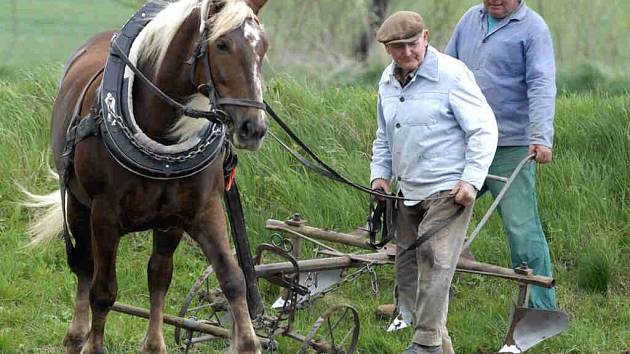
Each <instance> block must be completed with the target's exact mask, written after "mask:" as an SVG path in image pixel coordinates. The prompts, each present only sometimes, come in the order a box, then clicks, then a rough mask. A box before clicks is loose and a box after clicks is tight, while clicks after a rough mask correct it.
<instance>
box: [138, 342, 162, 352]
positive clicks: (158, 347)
mask: <svg viewBox="0 0 630 354" xmlns="http://www.w3.org/2000/svg"><path fill="white" fill-rule="evenodd" d="M140 354H166V346H165V345H164V344H162V345H143V346H142V349H140Z"/></svg>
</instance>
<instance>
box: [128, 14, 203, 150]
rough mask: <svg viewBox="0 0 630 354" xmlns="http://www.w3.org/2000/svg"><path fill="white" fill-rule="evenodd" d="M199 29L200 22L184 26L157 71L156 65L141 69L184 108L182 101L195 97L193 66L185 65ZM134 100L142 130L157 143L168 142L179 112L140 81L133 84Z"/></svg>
mask: <svg viewBox="0 0 630 354" xmlns="http://www.w3.org/2000/svg"><path fill="white" fill-rule="evenodd" d="M187 22H188V23H187ZM197 26H198V21H196V23H195V21H192V23H191V21H185V22H184V25H182V27H181V28H180V30H179V31H178V33H177V35H175V37H174V38H173V40H172V42H171V45H170V46H169V48H168V49H167V51H166V55H165V56H164V59H163V60H162V63H161V65H160V67H159V68H157V67H155V66H154V63H153V62H150V63H149V62H147V63H144V64H142V65H141V66H140V68H139V69H140V70H141V71H142V72H144V73H146V74H147V76H148V77H149V78H150V80H151V81H152V82H153V83H154V84H155V85H156V86H157V87H159V88H160V89H161V90H162V91H163V92H164V93H165V94H166V95H168V96H169V97H171V98H173V99H175V100H176V101H178V102H180V103H182V104H185V103H186V102H183V101H182V100H183V99H186V98H188V97H190V96H191V95H193V94H195V93H196V91H195V88H194V87H193V85H192V84H191V83H190V70H191V66H190V65H188V64H186V61H187V60H188V59H189V57H190V55H191V53H192V40H191V38H193V35H192V34H193V33H194V29H195V28H197ZM194 37H196V36H194ZM133 100H134V115H135V118H136V122H137V123H138V126H139V127H140V129H142V131H143V132H144V133H145V134H147V135H148V136H149V137H151V138H153V139H156V140H158V141H160V140H163V139H165V138H166V136H167V135H168V133H169V132H170V130H171V128H172V127H173V125H174V124H175V122H176V121H177V120H178V119H179V118H180V116H179V114H178V113H177V112H176V109H175V108H173V107H172V106H170V105H169V104H168V103H166V102H165V101H164V100H163V99H161V98H160V97H158V96H157V95H156V94H155V93H154V92H153V91H152V90H151V89H149V88H148V87H147V86H146V85H145V84H143V83H141V82H140V80H136V84H134V88H133Z"/></svg>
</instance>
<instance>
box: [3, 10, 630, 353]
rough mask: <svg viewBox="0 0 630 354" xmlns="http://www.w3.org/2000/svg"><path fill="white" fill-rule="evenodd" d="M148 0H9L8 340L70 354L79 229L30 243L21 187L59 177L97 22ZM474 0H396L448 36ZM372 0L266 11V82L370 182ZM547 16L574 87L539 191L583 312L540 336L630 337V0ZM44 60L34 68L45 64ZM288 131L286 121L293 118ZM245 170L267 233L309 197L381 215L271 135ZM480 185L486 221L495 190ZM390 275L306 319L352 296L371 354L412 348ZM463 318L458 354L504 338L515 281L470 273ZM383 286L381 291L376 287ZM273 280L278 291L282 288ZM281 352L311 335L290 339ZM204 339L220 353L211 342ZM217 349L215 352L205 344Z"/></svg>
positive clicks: (133, 333)
mask: <svg viewBox="0 0 630 354" xmlns="http://www.w3.org/2000/svg"><path fill="white" fill-rule="evenodd" d="M134 2H135V0H119V1H106V0H104V1H93V0H85V1H80V2H77V1H68V0H47V1H44V0H33V1H23V0H8V1H3V2H0V29H2V30H1V31H0V156H2V158H1V159H0V240H1V241H2V244H3V252H2V254H1V256H0V274H2V275H0V352H1V353H58V352H62V347H61V339H62V337H63V335H64V333H65V330H66V327H67V324H68V323H69V320H70V318H71V315H72V313H71V310H72V305H73V300H74V291H75V290H74V288H75V284H76V280H75V278H74V276H73V275H72V273H70V271H69V270H68V268H67V266H66V261H65V254H64V250H63V243H62V242H56V243H52V244H50V245H49V246H48V247H46V248H43V249H38V250H27V249H24V248H23V247H22V246H23V245H24V244H25V243H26V242H27V241H28V237H27V235H26V233H25V227H26V222H27V221H28V220H29V218H30V216H29V215H28V213H27V212H26V211H25V210H24V209H22V208H20V207H19V206H18V205H17V204H16V202H17V201H18V200H19V198H20V196H19V193H18V190H17V188H16V186H15V183H20V184H22V185H25V186H26V187H28V188H29V189H30V190H32V191H34V192H39V193H44V192H49V191H52V190H54V189H56V183H55V182H53V181H50V180H48V179H47V178H46V174H47V172H46V170H47V167H48V166H49V165H50V163H51V162H50V152H49V147H48V146H49V125H50V122H49V119H50V110H51V106H52V102H53V100H54V97H55V95H56V86H57V81H58V78H59V75H60V73H61V68H62V65H63V62H64V61H65V60H66V58H67V57H68V56H69V55H70V53H71V52H72V51H73V50H74V49H75V48H76V47H78V46H79V45H80V44H81V43H82V42H83V41H84V40H85V39H87V38H88V37H89V36H91V35H92V34H93V33H95V32H97V31H100V30H102V29H105V28H109V27H119V26H120V25H122V23H124V21H125V20H126V18H128V17H129V16H130V14H131V13H132V12H133V6H135V5H134ZM474 3H476V2H475V1H470V0H462V1H454V0H442V1H439V2H438V1H424V0H419V1H411V0H392V1H391V8H390V12H392V11H394V10H397V9H403V8H406V9H414V10H418V11H421V12H422V13H423V15H424V17H425V20H426V22H427V23H428V26H429V28H431V29H432V34H431V36H432V37H431V38H432V43H433V44H434V45H435V46H436V47H437V48H443V46H444V45H445V43H446V41H447V40H448V37H449V35H450V31H451V30H452V28H453V26H454V24H455V23H456V22H457V20H458V18H459V16H460V15H461V14H462V13H463V12H464V11H465V10H466V9H467V8H468V6H469V5H472V4H474ZM366 4H367V0H347V1H333V0H313V1H297V0H272V1H270V3H269V4H268V7H267V8H265V9H264V10H263V15H262V18H263V22H264V23H265V25H266V28H267V31H268V32H269V34H270V36H271V38H272V47H271V50H270V53H269V59H268V62H267V64H266V68H265V73H266V75H267V76H268V80H267V81H266V98H267V99H268V100H269V101H270V102H271V103H272V104H273V105H274V107H276V109H277V110H278V111H279V113H281V114H282V116H285V117H287V119H288V120H289V121H290V123H291V124H292V125H293V126H295V127H296V129H297V131H298V132H299V135H300V136H302V137H304V139H305V140H306V141H307V142H308V144H309V145H311V146H312V147H313V148H314V149H315V150H316V151H317V153H319V154H321V155H322V156H323V158H324V160H325V161H327V162H330V163H331V164H332V165H333V166H334V167H337V168H339V169H341V170H342V171H344V173H346V174H347V175H348V176H349V177H352V178H354V179H357V180H359V181H363V182H364V183H367V179H368V178H369V172H368V163H369V158H370V149H371V142H372V139H373V134H374V130H375V120H374V118H373V117H374V110H375V99H376V91H375V87H374V86H375V80H376V78H377V77H378V76H379V75H380V71H381V70H382V67H383V65H384V64H385V63H386V61H387V60H386V58H385V57H384V56H383V54H382V49H381V48H380V47H377V46H375V47H373V49H372V55H371V56H370V58H369V59H368V62H367V63H365V64H358V63H357V62H356V61H354V59H353V58H352V52H351V49H350V48H351V46H352V45H353V43H354V41H355V40H356V34H357V33H359V32H360V30H361V28H362V26H364V25H365V24H364V14H365V13H366V11H367V10H366ZM528 5H530V6H532V7H534V8H536V9H537V10H539V11H540V12H541V14H543V16H545V18H546V19H547V21H548V23H549V25H550V27H551V29H552V33H553V36H554V41H555V44H556V56H557V59H558V68H559V72H560V76H561V80H560V82H559V86H560V88H561V90H562V92H563V94H562V95H561V97H559V98H558V100H557V115H556V124H555V125H556V138H555V142H556V146H555V155H554V162H553V164H551V165H549V166H545V167H542V168H540V169H539V170H538V177H539V178H538V182H539V190H540V194H539V201H540V207H541V215H542V218H543V224H544V228H545V233H546V235H547V237H548V239H549V243H550V247H551V251H552V258H553V261H554V273H555V275H556V278H557V282H558V298H559V306H560V308H562V309H564V310H565V311H567V312H568V313H569V314H570V316H571V327H570V329H569V331H567V332H566V333H564V334H563V335H561V336H559V337H556V338H553V339H551V340H548V341H546V342H545V343H543V344H542V345H540V346H538V347H536V348H535V349H533V350H532V352H544V353H558V352H563V353H620V352H625V351H628V350H630V340H629V339H628V338H630V330H629V328H630V311H628V308H630V277H629V276H628V273H627V269H629V267H630V263H629V261H628V259H629V258H630V257H629V256H630V243H629V240H630V229H629V226H628V225H629V224H628V220H630V207H629V205H628V199H629V197H630V196H629V189H628V186H629V185H630V173H629V171H628V161H630V114H629V107H630V95H628V93H627V90H628V87H629V85H628V81H627V79H626V77H627V76H626V75H627V71H626V70H627V68H625V67H624V63H627V62H628V59H630V58H628V56H629V51H628V41H627V40H625V41H624V40H622V38H625V37H627V35H628V18H630V16H628V14H629V11H628V10H629V3H628V2H626V1H608V2H600V1H586V0H574V1H568V0H566V1H564V0H563V1H559V0H558V1H540V0H539V1H529V2H528ZM33 66H35V67H33ZM271 129H272V131H273V132H275V133H277V134H279V135H281V136H282V133H281V132H280V130H279V127H277V126H275V125H272V127H271ZM240 157H241V162H240V165H239V166H240V167H239V176H238V181H239V186H240V188H241V191H242V193H243V198H244V205H245V206H246V211H245V212H246V218H247V222H248V227H249V232H250V235H251V237H252V240H253V242H254V243H258V242H263V241H269V238H270V233H269V232H268V231H266V230H265V229H264V228H263V225H264V221H265V220H266V219H268V218H275V219H284V218H286V217H288V216H289V215H291V214H292V213H293V212H296V211H297V212H300V213H302V214H303V215H304V217H305V218H307V219H308V220H309V222H310V224H311V225H315V226H320V227H326V228H331V229H339V230H350V229H353V228H354V227H356V226H357V225H359V224H362V223H363V222H364V220H365V212H366V210H365V209H366V206H367V199H366V197H365V196H363V195H360V194H358V193H356V192H354V191H352V190H350V189H348V188H346V187H344V186H341V185H336V184H331V182H329V181H327V180H324V179H322V178H321V177H318V176H316V175H313V174H311V173H309V172H307V171H306V170H305V169H304V168H303V167H302V166H301V165H299V164H298V163H297V162H296V161H295V160H293V159H292V158H291V157H290V156H289V155H288V154H286V153H284V152H283V151H282V150H281V149H280V147H279V146H278V144H277V143H275V142H273V141H272V140H268V141H267V142H266V143H265V144H264V146H263V148H262V149H261V151H259V152H257V153H253V154H252V153H241V154H240ZM489 204H490V200H489V198H484V199H482V200H480V201H479V203H478V205H477V207H476V209H475V217H474V218H475V219H474V220H475V221H474V222H473V224H474V223H475V222H476V221H477V220H478V219H479V218H480V216H481V214H482V213H483V211H484V210H485V209H486V208H487V207H488V206H489ZM503 235H504V231H503V230H502V227H501V224H500V221H499V220H498V218H497V217H493V218H492V219H491V221H490V223H489V225H488V226H487V227H486V228H485V229H484V230H483V232H482V234H481V235H480V236H479V239H478V240H477V241H475V244H474V246H473V247H474V252H475V254H476V255H477V257H478V258H479V259H480V260H482V261H486V262H490V263H493V264H498V265H503V266H509V264H510V262H509V255H508V252H507V247H506V242H505V240H504V236H503ZM150 250H151V244H150V238H149V237H147V235H146V234H142V233H140V234H133V235H129V236H128V237H125V238H124V239H123V242H122V243H121V247H120V253H119V262H118V278H119V289H120V290H119V299H120V301H122V302H126V303H130V304H134V305H138V306H148V292H147V290H146V288H147V286H146V274H145V271H144V270H145V269H146V263H147V260H148V255H149V254H150ZM205 267H206V262H205V260H204V259H203V257H202V255H201V253H200V251H199V250H198V249H197V248H196V247H194V246H192V245H190V244H189V243H185V242H184V243H182V245H181V247H180V248H179V249H178V251H177V253H176V259H175V275H174V279H173V285H172V287H171V290H170V292H169V296H168V299H167V312H168V313H177V311H178V310H179V307H180V306H181V301H182V299H183V297H184V295H185V294H186V293H187V291H188V289H189V288H190V286H191V285H192V283H193V282H194V280H195V279H196V278H197V276H198V275H199V274H200V273H201V271H202V270H203V269H204V268H205ZM378 275H379V285H380V289H381V291H380V292H379V293H377V294H373V293H371V291H372V290H371V286H370V282H369V281H368V279H367V278H364V279H362V280H361V281H360V282H359V283H357V284H355V285H353V286H347V287H345V288H344V289H343V290H342V291H341V292H337V293H334V294H331V295H329V296H327V297H325V298H324V299H323V301H322V302H321V303H319V304H317V306H316V308H315V309H314V310H312V311H304V312H301V313H300V314H299V317H298V320H299V328H301V329H303V330H304V329H306V328H308V327H309V326H310V324H311V323H312V322H313V321H314V320H315V319H316V317H317V315H318V314H319V313H321V311H322V310H323V309H324V308H325V307H326V305H328V304H332V303H337V302H347V303H352V304H355V305H356V306H357V307H358V309H359V310H360V312H361V319H362V336H361V342H360V350H361V353H399V352H401V351H402V349H403V348H404V347H405V346H406V344H407V343H408V341H409V339H410V335H411V334H410V332H409V331H400V332H397V333H394V334H386V333H385V332H384V328H385V326H386V325H387V324H386V323H385V322H384V321H382V320H380V319H378V318H376V317H375V316H374V315H373V310H374V308H375V305H376V304H377V303H384V302H388V301H391V292H390V289H391V288H392V286H393V274H392V272H391V268H382V269H380V270H379V271H378ZM455 287H456V290H457V294H456V297H455V299H454V300H453V301H452V302H451V309H450V315H449V330H450V331H451V335H452V337H453V339H454V343H455V346H456V351H457V352H458V353H487V352H492V351H493V350H496V349H497V347H498V345H499V343H500V342H501V341H502V339H503V336H504V330H505V327H506V324H507V315H508V309H509V306H510V302H511V299H512V296H513V295H514V294H515V290H516V289H515V286H513V285H512V284H508V283H507V282H504V281H499V280H495V279H489V278H484V277H479V276H470V275H460V276H457V277H456V280H455ZM368 294H369V296H368ZM267 296H271V294H267ZM145 326H146V322H145V321H144V320H140V319H136V318H131V317H128V316H126V315H119V314H112V315H111V316H110V319H109V322H108V325H107V337H106V346H107V348H108V351H109V352H110V353H128V352H136V351H137V349H138V347H139V343H140V341H141V340H142V337H143V335H144V330H145ZM167 328H168V332H167V345H168V346H169V350H170V351H171V352H177V349H176V348H175V344H174V342H173V339H172V335H171V333H172V332H171V328H169V327H167ZM281 348H283V349H282V353H292V352H297V347H296V345H295V343H292V342H286V341H283V342H282V343H281ZM199 352H204V351H203V349H202V348H201V347H200V349H199ZM206 352H207V351H206Z"/></svg>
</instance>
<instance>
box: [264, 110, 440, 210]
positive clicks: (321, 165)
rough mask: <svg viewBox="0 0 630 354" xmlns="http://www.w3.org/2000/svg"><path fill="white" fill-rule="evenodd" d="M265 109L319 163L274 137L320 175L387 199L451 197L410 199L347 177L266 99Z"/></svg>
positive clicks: (418, 200) (406, 199)
mask: <svg viewBox="0 0 630 354" xmlns="http://www.w3.org/2000/svg"><path fill="white" fill-rule="evenodd" d="M265 106H266V108H265V110H266V112H267V113H269V115H270V116H271V117H272V118H273V119H274V120H275V121H276V122H277V123H278V124H279V125H280V127H281V128H282V129H283V130H284V131H285V132H286V133H287V135H289V137H290V138H291V139H292V140H293V141H294V142H295V143H296V144H298V146H299V147H300V148H302V150H304V151H305V152H306V154H307V155H308V156H310V157H311V158H312V159H313V160H315V162H316V163H317V164H314V163H312V162H310V161H308V159H306V158H305V157H304V156H302V155H301V154H300V153H299V152H297V151H295V150H293V149H291V148H290V147H289V146H287V145H286V144H285V143H283V142H282V141H280V139H278V137H276V136H275V135H272V137H273V138H274V139H276V140H277V141H278V142H279V143H280V145H281V146H282V147H283V148H284V149H286V150H287V151H288V152H289V153H290V154H291V155H293V156H294V157H295V158H296V159H297V160H298V161H300V163H302V164H303V165H304V166H306V167H308V168H309V169H311V170H312V171H314V172H317V173H319V174H320V175H322V176H324V177H326V178H329V179H331V180H333V181H335V182H340V183H343V184H346V185H348V186H350V187H352V188H354V189H356V190H358V191H360V192H363V193H367V194H370V195H372V196H375V197H379V198H383V199H385V200H399V201H411V202H421V201H423V200H434V199H445V198H451V196H448V195H447V196H443V197H435V198H425V199H409V198H405V197H399V196H397V195H394V194H387V193H385V192H384V191H383V192H381V191H378V190H373V189H372V188H369V187H366V186H363V185H361V184H359V183H357V182H355V181H353V180H351V179H349V178H347V177H344V176H343V175H342V174H340V173H339V172H337V171H335V170H334V169H333V168H332V167H330V166H329V165H328V164H326V163H325V162H324V161H322V159H321V158H319V156H317V155H316V154H315V153H314V152H313V151H312V150H311V149H310V148H309V147H308V146H307V145H306V143H304V141H302V140H301V139H300V138H299V137H298V136H297V134H295V132H293V131H292V130H291V128H289V126H288V125H287V124H286V123H285V122H284V121H283V120H282V118H280V117H279V116H278V114H276V112H275V111H274V110H273V109H272V108H271V106H270V105H269V104H268V103H267V102H266V101H265Z"/></svg>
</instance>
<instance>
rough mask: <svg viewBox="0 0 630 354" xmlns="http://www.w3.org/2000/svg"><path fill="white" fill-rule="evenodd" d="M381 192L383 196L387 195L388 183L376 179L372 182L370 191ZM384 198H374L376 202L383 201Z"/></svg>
mask: <svg viewBox="0 0 630 354" xmlns="http://www.w3.org/2000/svg"><path fill="white" fill-rule="evenodd" d="M379 189H380V190H382V191H383V192H384V193H385V194H389V182H387V181H386V180H384V179H382V178H376V179H375V180H373V181H372V190H379ZM384 199H385V198H383V197H378V196H377V197H376V200H378V201H383V200H384Z"/></svg>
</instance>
